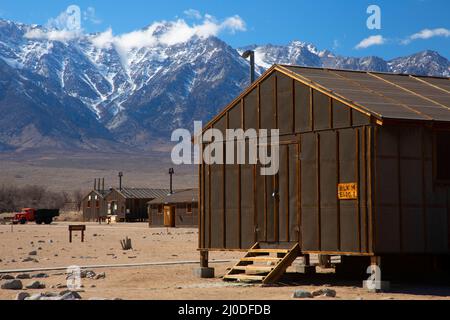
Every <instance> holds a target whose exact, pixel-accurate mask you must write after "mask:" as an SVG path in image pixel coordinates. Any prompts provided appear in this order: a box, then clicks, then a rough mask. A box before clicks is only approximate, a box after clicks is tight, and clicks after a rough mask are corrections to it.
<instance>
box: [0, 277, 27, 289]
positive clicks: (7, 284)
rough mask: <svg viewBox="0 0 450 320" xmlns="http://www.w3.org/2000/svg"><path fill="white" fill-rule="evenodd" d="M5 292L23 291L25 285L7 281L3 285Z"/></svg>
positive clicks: (15, 281) (18, 281) (19, 282)
mask: <svg viewBox="0 0 450 320" xmlns="http://www.w3.org/2000/svg"><path fill="white" fill-rule="evenodd" d="M1 288H2V289H3V290H22V288H23V284H22V281H20V280H17V279H15V280H5V281H3V282H2V284H1Z"/></svg>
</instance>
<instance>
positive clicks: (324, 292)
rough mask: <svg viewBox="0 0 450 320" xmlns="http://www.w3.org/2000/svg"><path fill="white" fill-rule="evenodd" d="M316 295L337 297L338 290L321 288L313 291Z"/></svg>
mask: <svg viewBox="0 0 450 320" xmlns="http://www.w3.org/2000/svg"><path fill="white" fill-rule="evenodd" d="M313 296H314V297H329V298H336V291H334V290H332V289H328V288H326V289H320V290H317V291H314V292H313Z"/></svg>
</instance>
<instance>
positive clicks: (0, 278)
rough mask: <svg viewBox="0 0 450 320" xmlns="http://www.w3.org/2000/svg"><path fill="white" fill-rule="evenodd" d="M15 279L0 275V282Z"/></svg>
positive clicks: (10, 276)
mask: <svg viewBox="0 0 450 320" xmlns="http://www.w3.org/2000/svg"><path fill="white" fill-rule="evenodd" d="M14 279H15V278H14V277H13V276H12V275H9V274H2V275H0V280H14Z"/></svg>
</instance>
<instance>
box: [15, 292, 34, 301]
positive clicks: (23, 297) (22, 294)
mask: <svg viewBox="0 0 450 320" xmlns="http://www.w3.org/2000/svg"><path fill="white" fill-rule="evenodd" d="M29 297H30V294H29V293H27V292H19V293H18V294H17V295H16V298H15V299H14V300H17V301H23V300H26V299H27V298H29Z"/></svg>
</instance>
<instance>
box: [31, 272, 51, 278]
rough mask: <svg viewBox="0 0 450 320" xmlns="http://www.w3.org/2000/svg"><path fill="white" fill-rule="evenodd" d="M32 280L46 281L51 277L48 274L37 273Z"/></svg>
mask: <svg viewBox="0 0 450 320" xmlns="http://www.w3.org/2000/svg"><path fill="white" fill-rule="evenodd" d="M31 278H33V279H44V278H49V275H48V274H46V273H37V274H33V275H32V276H31Z"/></svg>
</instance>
